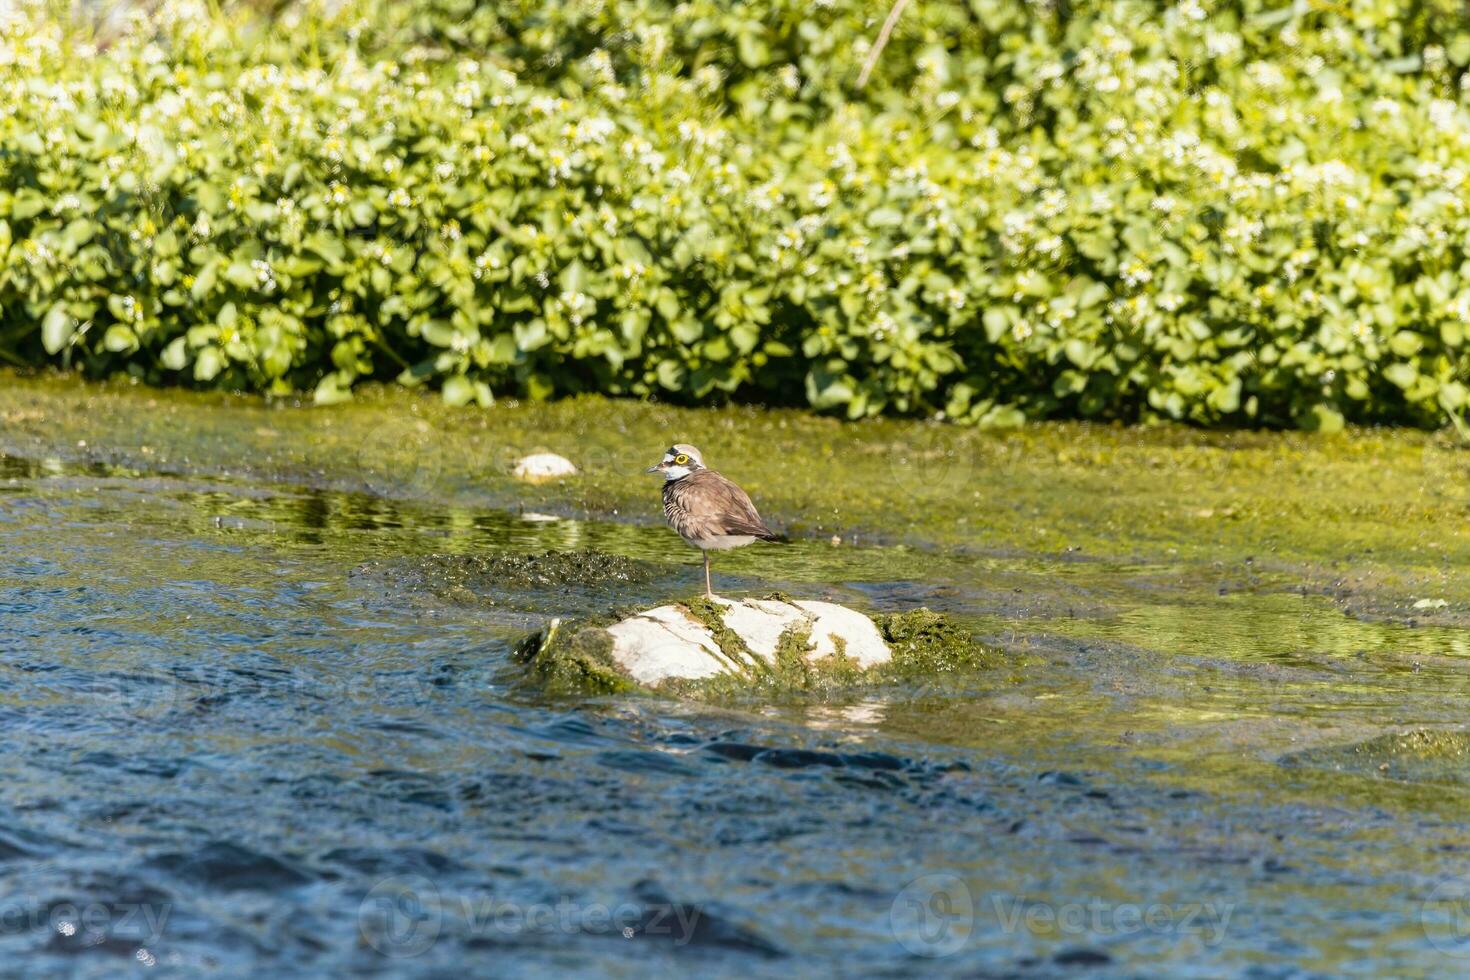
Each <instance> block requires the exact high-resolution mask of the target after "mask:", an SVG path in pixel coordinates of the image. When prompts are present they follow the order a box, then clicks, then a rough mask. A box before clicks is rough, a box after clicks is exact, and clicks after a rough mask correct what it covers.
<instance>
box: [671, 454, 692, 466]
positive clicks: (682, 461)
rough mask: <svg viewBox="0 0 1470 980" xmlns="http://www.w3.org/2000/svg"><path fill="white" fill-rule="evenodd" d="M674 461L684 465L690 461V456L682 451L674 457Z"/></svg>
mask: <svg viewBox="0 0 1470 980" xmlns="http://www.w3.org/2000/svg"><path fill="white" fill-rule="evenodd" d="M674 462H675V464H677V465H679V466H683V465H684V464H685V463H687V462H689V457H688V456H686V455H684V454H683V453H680V454H679V455H677V456H675V457H674Z"/></svg>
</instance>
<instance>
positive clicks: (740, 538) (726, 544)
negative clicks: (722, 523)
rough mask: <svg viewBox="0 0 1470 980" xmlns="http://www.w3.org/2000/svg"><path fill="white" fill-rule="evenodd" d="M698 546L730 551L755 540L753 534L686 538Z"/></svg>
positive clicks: (711, 549) (706, 548) (708, 549)
mask: <svg viewBox="0 0 1470 980" xmlns="http://www.w3.org/2000/svg"><path fill="white" fill-rule="evenodd" d="M684 540H685V541H688V542H689V543H690V544H692V545H694V547H696V548H701V549H703V550H705V551H728V550H729V549H731V548H739V547H741V546H742V545H747V544H750V543H751V542H752V541H754V540H755V535H753V534H716V535H713V536H711V537H708V538H684Z"/></svg>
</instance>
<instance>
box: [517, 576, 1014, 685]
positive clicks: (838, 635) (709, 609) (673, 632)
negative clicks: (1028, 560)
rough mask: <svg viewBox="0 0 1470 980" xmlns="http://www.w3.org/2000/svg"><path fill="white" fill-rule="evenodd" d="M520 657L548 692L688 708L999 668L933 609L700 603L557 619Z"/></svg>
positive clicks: (699, 600) (788, 602) (769, 601)
mask: <svg viewBox="0 0 1470 980" xmlns="http://www.w3.org/2000/svg"><path fill="white" fill-rule="evenodd" d="M516 656H517V659H518V660H520V661H521V662H522V663H524V664H526V665H527V666H528V667H529V668H530V670H531V673H532V675H533V676H534V677H535V678H537V679H538V680H539V681H540V682H541V683H542V684H543V685H544V686H545V687H546V688H547V689H548V690H551V691H554V692H557V693H584V694H608V693H621V692H627V691H634V690H643V691H649V692H658V693H663V694H670V695H673V696H676V697H681V698H689V699H693V700H723V699H730V698H741V697H750V696H767V697H769V696H783V695H792V694H804V695H811V694H816V695H822V694H827V693H836V692H840V691H850V690H852V689H854V688H858V687H865V686H875V685H882V684H886V683H890V682H895V681H900V680H903V681H910V682H912V681H916V680H917V681H923V680H925V679H926V678H927V677H928V676H929V675H931V674H932V675H934V679H938V676H939V675H942V674H945V673H949V674H954V673H957V672H959V671H962V670H967V669H969V670H984V669H989V668H993V667H996V666H999V664H1000V660H999V658H998V656H997V655H996V654H995V653H994V652H993V651H990V650H988V649H986V648H985V647H984V646H983V645H982V644H980V643H978V642H977V641H976V640H975V639H974V637H973V636H971V635H970V634H969V633H968V632H966V631H965V630H963V629H962V628H960V627H959V626H957V625H956V624H955V623H954V622H953V621H952V620H950V619H949V618H948V617H947V616H945V615H943V614H940V613H935V612H932V611H930V610H928V609H916V610H912V611H910V612H905V613H889V614H884V615H880V616H877V617H869V616H866V615H864V614H862V613H859V612H856V611H854V610H851V609H846V608H845V607H842V606H837V605H835V604H833V603H826V602H808V601H802V600H789V599H774V598H765V599H748V600H743V601H741V602H738V603H737V602H732V601H730V600H725V599H718V598H716V599H709V598H706V597H703V596H701V597H698V598H694V599H689V600H686V601H685V602H683V603H678V604H671V605H664V606H659V607H657V608H655V609H650V610H645V611H642V612H638V613H634V614H632V615H627V616H620V615H618V614H616V613H613V614H609V615H608V616H603V617H597V618H595V619H593V620H583V621H577V622H573V623H563V622H561V621H560V620H553V621H552V623H551V625H550V626H548V627H547V628H546V629H545V630H543V631H541V632H538V633H536V634H533V635H531V636H529V637H527V638H526V639H524V640H522V641H521V643H520V644H518V645H517V647H516Z"/></svg>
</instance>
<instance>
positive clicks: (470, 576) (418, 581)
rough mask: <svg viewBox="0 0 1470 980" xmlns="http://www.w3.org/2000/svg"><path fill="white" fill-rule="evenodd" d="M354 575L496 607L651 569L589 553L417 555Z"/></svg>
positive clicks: (636, 576)
mask: <svg viewBox="0 0 1470 980" xmlns="http://www.w3.org/2000/svg"><path fill="white" fill-rule="evenodd" d="M353 574H354V575H364V576H372V575H382V576H391V577H392V579H393V582H394V585H395V586H396V587H397V588H400V589H406V590H408V591H423V592H428V593H431V594H433V595H435V596H438V597H439V598H441V599H450V600H454V601H457V602H479V603H490V604H494V601H495V596H496V595H497V594H499V593H502V592H504V591H506V590H513V591H544V590H548V589H559V588H566V587H571V586H607V585H616V584H623V583H629V582H641V581H647V580H648V579H649V578H652V577H653V575H654V572H653V570H652V569H651V568H650V567H649V566H648V565H646V564H645V563H643V562H640V561H636V560H634V559H632V558H625V557H623V556H622V555H612V554H608V553H607V552H603V551H596V550H593V549H582V550H578V551H542V552H539V553H536V554H516V553H514V552H495V553H492V554H469V555H440V554H431V555H421V556H415V557H412V558H405V559H397V560H393V561H384V560H377V559H375V560H373V561H368V562H364V563H363V564H361V565H359V566H357V568H355V569H353Z"/></svg>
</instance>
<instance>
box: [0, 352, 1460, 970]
mask: <svg viewBox="0 0 1470 980" xmlns="http://www.w3.org/2000/svg"><path fill="white" fill-rule="evenodd" d="M673 441H687V442H692V443H694V444H696V445H698V446H700V447H701V448H702V449H703V450H704V451H705V454H706V456H707V457H708V458H709V459H710V461H711V463H712V464H713V465H715V466H717V467H719V468H720V469H722V470H723V471H725V472H726V473H727V474H729V475H730V476H732V477H734V478H736V479H737V480H739V481H740V482H741V483H742V484H743V485H745V486H746V488H747V489H748V490H750V491H751V493H752V496H754V497H755V499H756V501H757V503H759V504H760V505H761V507H762V512H763V513H764V514H765V515H766V516H767V517H768V518H769V519H770V521H771V523H772V524H773V525H775V526H778V527H779V528H781V529H783V530H785V531H786V532H787V533H788V534H789V535H790V538H791V539H790V541H789V542H786V543H783V544H779V545H769V546H767V545H759V546H752V547H751V548H746V549H742V550H739V551H735V552H730V553H726V554H722V555H721V556H720V557H719V559H718V561H717V563H716V566H715V569H716V586H717V588H718V589H720V590H721V591H728V592H730V593H734V594H753V593H760V592H770V591H775V590H779V591H782V592H786V593H788V594H792V595H803V596H809V597H813V598H827V599H833V600H836V601H839V602H843V603H846V604H849V605H853V606H856V607H858V608H861V609H864V610H865V611H869V612H873V613H882V612H895V611H903V610H908V609H913V608H916V607H919V606H928V607H930V608H932V609H936V610H940V611H943V612H946V613H949V614H950V615H952V616H953V617H955V619H956V620H957V621H958V622H960V623H962V624H964V625H965V626H966V627H967V628H969V629H971V630H973V631H974V632H975V633H976V634H978V635H979V636H980V637H981V639H982V640H983V641H984V642H985V643H986V644H987V645H988V647H990V648H993V649H994V650H996V651H998V653H999V654H1000V657H1001V665H1000V666H996V667H993V668H991V669H986V670H981V671H976V672H973V673H968V674H963V675H957V676H945V677H939V678H935V679H934V680H933V681H932V682H925V683H912V684H894V685H888V686H884V687H881V688H878V689H870V690H862V691H854V692H850V693H848V694H831V693H830V692H829V693H828V694H827V695H826V696H823V697H820V698H817V697H802V696H795V695H793V696H789V697H783V698H776V699H774V700H772V701H770V702H769V703H767V702H765V701H750V700H745V701H741V700H739V699H735V700H731V701H728V702H722V703H716V704H707V705H696V704H692V703H681V702H677V701H672V700H665V699H658V698H650V697H646V696H627V697H618V696H613V697H594V698H568V697H552V696H549V695H547V694H546V693H544V692H543V691H541V690H539V689H537V688H536V687H535V686H534V685H531V684H528V683H527V680H526V677H525V675H524V672H523V671H521V670H520V669H518V667H517V665H516V663H515V662H514V659H513V657H512V653H511V651H512V648H513V646H514V644H515V642H516V641H517V640H518V639H519V638H521V637H522V636H524V635H525V634H526V633H528V632H529V631H531V630H532V629H535V628H538V627H541V626H543V625H545V624H546V623H547V622H548V621H549V619H550V618H551V617H554V616H576V615H585V614H588V613H592V612H595V611H597V610H600V609H604V608H606V607H608V606H609V605H614V604H618V605H629V606H638V605H647V604H653V603H658V602H665V601H669V600H671V599H679V598H683V597H687V596H690V595H692V594H693V593H694V592H696V591H697V590H698V589H699V587H700V586H701V585H702V569H701V568H700V566H699V565H698V564H697V554H696V553H694V552H691V551H688V550H687V549H685V548H683V546H682V545H680V544H679V543H678V542H677V540H676V539H675V538H674V537H673V535H672V534H671V533H670V532H669V531H667V530H666V529H665V528H663V527H662V525H661V522H660V518H659V513H658V496H657V487H656V485H655V484H652V483H650V482H646V481H647V478H646V477H642V476H641V475H640V473H639V471H640V470H641V469H642V468H643V467H645V466H647V465H649V463H651V462H654V461H655V460H656V458H657V456H658V454H659V452H660V451H661V450H662V449H663V448H664V447H665V446H667V445H668V444H670V443H671V442H673ZM535 449H549V450H553V451H557V452H562V453H564V454H566V455H568V456H570V457H571V458H572V459H573V460H574V461H576V462H578V463H579V465H581V466H582V468H583V474H582V475H580V476H578V477H575V478H572V479H570V480H568V481H565V482H563V483H559V484H551V485H542V486H537V487H526V486H524V485H521V484H518V483H516V482H515V481H514V480H513V479H511V478H510V476H509V465H510V463H511V461H512V460H513V459H515V458H516V457H518V456H519V455H522V454H523V453H525V452H529V451H532V450H535ZM0 453H3V458H0V540H3V542H4V554H5V561H4V562H3V564H0V610H3V618H0V721H3V724H4V730H5V732H6V735H7V738H6V746H5V751H4V753H3V755H0V766H3V769H0V776H3V779H0V902H3V904H0V948H3V949H4V950H5V952H6V953H7V954H8V955H9V956H10V957H11V961H12V962H20V961H21V960H19V959H17V958H24V960H23V961H24V962H25V963H27V964H28V965H30V966H33V967H34V968H35V969H36V970H48V971H54V970H66V971H72V972H81V973H93V974H97V975H115V974H116V973H117V972H118V971H119V970H122V969H125V968H127V969H137V970H147V969H150V968H151V969H154V970H159V969H162V970H169V969H175V970H177V971H179V972H188V973H197V972H200V971H203V970H213V971H216V972H220V973H225V974H238V973H242V972H247V971H252V970H254V971H258V970H262V969H264V970H270V971H282V970H291V971H295V972H304V973H316V974H323V975H325V974H340V973H342V972H344V971H384V972H387V971H403V972H409V973H432V972H436V971H438V972H443V971H445V970H447V969H449V968H451V967H456V966H463V965H466V964H467V965H468V966H469V967H470V968H474V969H477V971H478V972H489V971H493V972H494V973H496V974H497V975H500V974H507V975H523V974H533V973H541V972H545V971H547V970H556V971H559V972H568V971H570V972H589V971H601V972H612V973H616V974H633V973H637V974H648V973H656V974H664V973H672V972H674V971H687V970H690V969H697V970H699V971H701V972H704V973H709V974H712V975H731V976H735V975H739V976H747V975H772V976H774V975H791V974H802V973H806V974H811V973H817V974H834V973H844V974H855V973H880V974H882V973H891V974H895V975H898V974H909V973H912V972H915V971H916V970H920V969H922V970H926V971H932V972H938V973H942V974H947V973H953V974H962V975H975V974H982V975H1015V974H1021V975H1035V976H1055V975H1061V974H1068V973H1073V972H1086V971H1098V970H1101V971H1104V972H1113V973H1117V974H1127V975H1138V974H1145V975H1162V974H1169V975H1176V974H1183V975H1188V974H1195V975H1202V976H1218V975H1221V974H1225V973H1240V972H1246V971H1250V970H1254V971H1255V972H1256V973H1259V974H1261V975H1265V976H1287V975H1298V974H1311V973H1316V974H1344V973H1362V974H1369V973H1390V974H1395V975H1430V974H1433V975H1443V974H1446V973H1453V972H1458V971H1459V970H1460V969H1463V967H1464V965H1465V964H1467V963H1470V940H1467V935H1466V933H1467V930H1466V929H1465V922H1466V920H1467V915H1466V913H1467V911H1470V905H1466V904H1465V902H1464V899H1465V897H1466V896H1467V895H1470V816H1467V815H1466V814H1467V803H1470V731H1467V729H1466V719H1467V717H1470V632H1467V625H1470V618H1467V617H1470V586H1467V585H1466V584H1465V581H1464V576H1462V575H1459V574H1457V573H1458V572H1459V570H1460V569H1462V568H1464V567H1465V563H1466V559H1467V557H1470V555H1467V550H1470V535H1467V532H1466V528H1465V524H1466V519H1467V517H1470V514H1467V508H1466V503H1467V499H1466V489H1465V487H1466V475H1467V466H1470V453H1467V452H1466V451H1465V450H1462V449H1461V448H1459V446H1458V445H1457V444H1456V442H1455V440H1454V439H1452V438H1449V437H1446V436H1443V435H1429V434H1420V433H1388V432H1349V433H1346V434H1342V435H1337V436H1328V437H1310V436H1305V435H1270V434H1212V433H1201V432H1193V431H1181V430H1177V429H1161V430H1126V429H1114V428H1106V427H1093V426H1077V425H1067V426H1046V427H1035V428H1029V429H1023V430H1020V431H1015V432H1003V433H982V432H973V431H963V430H956V429H952V428H946V427H941V426H933V425H924V424H916V423H915V424H904V423H896V422H884V423H877V424H871V425H870V424H862V425H851V424H841V423H837V422H834V421H831V420H825V419H813V418H810V417H808V416H804V415H800V414H795V413H784V412H761V411H757V410H754V409H745V408H739V409H730V410H724V411H687V410H676V409H669V408H666V407H662V406H649V405H638V404H632V403H624V402H607V401H601V400H577V401H570V402H561V403H556V404H552V405H541V406H534V405H509V404H502V405H498V406H496V407H494V408H492V409H489V410H468V411H465V410H449V409H445V408H443V407H441V406H440V405H438V404H437V403H435V402H433V401H431V400H428V399H419V398H415V397H413V396H411V395H404V394H402V393H398V394H390V393H373V392H369V393H368V394H367V396H366V397H365V398H363V399H362V400H360V402H359V403H357V404H354V405H349V406H345V407H338V408H333V409H330V410H320V409H311V408H304V407H294V406H290V405H267V404H265V403H264V402H261V401H259V400H252V399H243V398H242V399H235V398H227V397H222V396H198V395H191V394H187V393H180V392H159V391H155V390H150V389H144V388H138V387H131V386H126V385H110V386H97V385H80V384H78V383H76V382H73V381H70V380H66V379H54V378H49V377H45V378H26V377H17V376H10V375H7V376H3V377H0ZM574 550H594V551H597V552H601V553H603V554H604V555H606V556H611V557H608V558H605V559H603V560H602V564H601V565H599V567H598V568H597V569H595V570H593V571H590V572H589V573H588V574H585V575H583V576H580V577H576V578H575V579H574V580H572V581H548V580H545V579H543V578H541V577H538V575H536V574H535V573H534V572H531V573H527V574H524V575H521V574H510V573H508V572H506V571H505V569H512V570H514V569H517V568H519V567H520V566H519V565H518V564H517V563H516V562H514V561H508V560H506V559H503V558H498V557H496V556H504V555H533V554H539V553H542V552H545V551H574ZM88 916H90V918H88Z"/></svg>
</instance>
